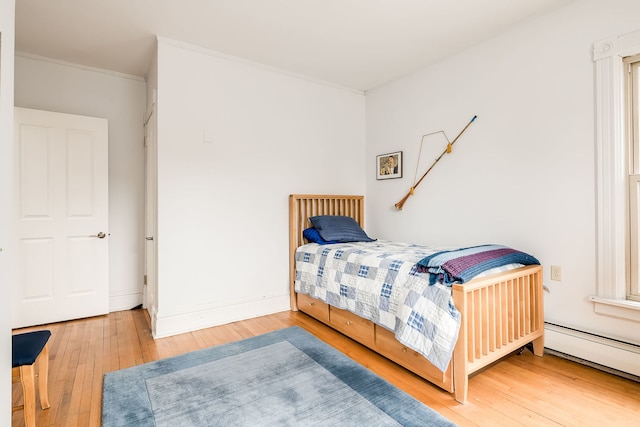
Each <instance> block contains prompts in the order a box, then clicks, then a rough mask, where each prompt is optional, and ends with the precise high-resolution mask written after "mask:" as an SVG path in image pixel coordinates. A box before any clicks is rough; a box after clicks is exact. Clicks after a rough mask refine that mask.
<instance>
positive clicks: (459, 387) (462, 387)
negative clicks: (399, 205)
mask: <svg viewBox="0 0 640 427" xmlns="http://www.w3.org/2000/svg"><path fill="white" fill-rule="evenodd" d="M315 215H345V216H350V217H352V218H354V219H355V220H356V221H357V222H358V223H359V224H360V225H361V226H362V228H363V229H364V196H342V195H307V194H292V195H291V196H289V227H290V229H289V255H290V259H289V263H290V264H289V277H290V287H291V309H292V310H293V311H297V310H300V311H302V312H304V313H306V314H308V315H310V316H312V317H314V318H316V319H318V320H320V321H321V322H323V323H326V324H327V325H329V326H331V327H332V328H334V329H336V330H338V331H340V332H342V333H343V334H345V335H347V336H349V337H350V338H352V339H354V340H355V341H358V342H360V343H361V344H363V345H366V346H367V347H369V348H371V349H372V350H374V351H376V352H378V353H380V354H381V355H383V356H385V357H387V358H389V359H391V360H393V361H394V362H396V363H398V364H399V365H402V366H404V367H405V368H407V369H409V370H410V371H412V372H414V373H416V374H417V375H419V376H421V377H422V378H424V379H426V380H428V381H429V382H431V383H433V384H435V385H437V386H439V387H441V388H443V389H444V390H447V391H448V392H450V393H454V397H455V399H456V400H457V401H458V402H460V403H465V402H466V400H467V390H468V385H469V375H471V374H472V373H473V372H476V371H477V370H479V369H481V368H483V367H485V366H487V365H489V364H491V363H493V362H495V361H497V360H498V359H500V358H502V357H504V356H506V355H508V354H510V353H512V352H514V351H516V350H518V349H519V348H521V347H524V346H525V345H526V344H528V343H530V342H533V349H534V353H535V354H536V355H538V356H542V353H543V350H544V320H543V315H544V310H543V284H542V267H541V266H539V265H532V266H526V267H522V268H518V269H516V270H511V271H509V272H505V273H500V274H495V275H492V276H487V277H483V278H481V279H475V280H472V281H470V282H467V283H466V284H464V285H460V284H455V285H453V288H452V290H453V300H454V303H455V305H456V308H457V309H458V310H459V311H460V313H461V315H462V323H461V326H460V332H459V335H458V341H457V343H456V346H455V349H454V352H453V357H452V360H451V362H450V363H449V367H448V368H447V370H446V371H445V372H442V371H440V370H439V369H437V368H436V367H435V366H433V365H432V364H431V363H430V362H429V361H428V360H427V359H425V358H424V357H423V356H421V355H420V354H419V353H417V352H415V351H413V350H411V349H408V348H407V347H405V346H404V345H402V344H401V343H400V342H398V341H397V340H396V339H395V336H394V334H393V333H392V332H390V331H388V330H386V329H385V328H382V327H380V326H378V325H376V324H374V323H373V322H371V321H369V320H366V319H363V318H360V317H358V316H357V315H355V314H353V313H350V312H348V311H345V310H341V309H338V308H335V307H331V306H329V305H327V304H326V303H324V302H322V301H320V300H316V299H314V298H312V297H310V296H308V295H305V294H296V292H295V251H296V248H298V247H299V246H301V245H303V244H304V243H305V241H304V238H303V236H302V232H303V230H304V229H305V228H307V227H310V223H309V217H311V216H315Z"/></svg>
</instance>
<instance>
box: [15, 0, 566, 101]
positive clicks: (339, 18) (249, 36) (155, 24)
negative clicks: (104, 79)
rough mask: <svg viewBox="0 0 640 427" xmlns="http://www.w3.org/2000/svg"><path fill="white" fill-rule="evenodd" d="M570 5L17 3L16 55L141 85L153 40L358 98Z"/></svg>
mask: <svg viewBox="0 0 640 427" xmlns="http://www.w3.org/2000/svg"><path fill="white" fill-rule="evenodd" d="M571 1H572V0H46V1H43V0H16V24H15V27H16V51H17V52H22V53H27V54H32V55H37V56H43V57H48V58H53V59H57V60H60V61H65V62H71V63H75V64H80V65H84V66H89V67H95V68H100V69H105V70H111V71H116V72H120V73H125V74H131V75H136V76H144V75H145V74H146V71H147V67H148V64H149V60H150V58H151V54H152V50H153V48H154V45H155V39H156V36H160V37H165V38H169V39H174V40H177V41H180V42H185V43H189V44H193V45H197V46H200V47H203V48H206V49H210V50H213V51H216V52H219V53H222V54H225V55H231V56H235V57H239V58H243V59H245V60H249V61H253V62H258V63H262V64H265V65H267V66H269V67H274V68H277V69H282V70H285V71H287V72H290V73H294V74H299V75H304V76H306V77H309V78H312V79H317V80H321V81H325V82H329V83H332V84H335V85H338V86H342V87H347V88H351V89H355V90H361V91H365V90H367V89H371V88H373V87H376V86H378V85H380V84H383V83H385V82H388V81H391V80H393V79H396V78H399V77H401V76H403V75H406V74H408V73H410V72H412V71H415V70H417V69H420V68H423V67H425V66H427V65H429V64H431V63H433V62H436V61H438V60H440V59H442V58H444V57H446V56H449V55H452V54H455V53H456V52H459V51H461V50H463V49H465V48H468V47H470V46H472V45H474V44H476V43H478V42H480V41H482V40H485V39H487V38H490V37H492V36H494V35H496V34H497V33H499V32H501V31H504V30H506V29H508V28H509V27H512V26H514V25H516V24H518V23H519V22H522V21H523V20H527V19H530V18H531V17H533V16H535V15H539V14H542V13H546V12H548V11H551V10H553V9H557V8H559V7H562V6H564V5H566V4H568V3H570V2H571Z"/></svg>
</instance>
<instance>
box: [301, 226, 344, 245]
mask: <svg viewBox="0 0 640 427" xmlns="http://www.w3.org/2000/svg"><path fill="white" fill-rule="evenodd" d="M302 235H303V236H304V238H305V239H307V240H308V241H309V242H311V243H317V244H319V245H328V244H330V243H339V242H327V241H326V240H324V239H323V238H322V236H320V233H318V230H316V229H315V228H313V227H310V228H306V229H305V230H304V231H303V232H302Z"/></svg>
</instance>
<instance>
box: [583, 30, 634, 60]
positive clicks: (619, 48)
mask: <svg viewBox="0 0 640 427" xmlns="http://www.w3.org/2000/svg"><path fill="white" fill-rule="evenodd" d="M639 46H640V31H635V32H632V33H628V34H624V35H620V36H616V37H609V38H607V39H604V40H600V41H598V42H595V43H594V44H593V61H594V62H595V61H599V60H601V59H605V58H609V57H612V56H616V55H617V56H621V57H624V56H628V55H633V54H637V53H638V47H639Z"/></svg>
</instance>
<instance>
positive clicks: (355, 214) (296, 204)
mask: <svg viewBox="0 0 640 427" xmlns="http://www.w3.org/2000/svg"><path fill="white" fill-rule="evenodd" d="M316 215H344V216H350V217H351V218H353V219H355V220H356V221H357V222H358V224H360V227H362V228H363V229H364V196H344V195H340V196H336V195H325V194H292V195H290V196H289V291H290V295H291V310H293V311H297V310H298V305H297V302H296V294H295V280H296V267H295V254H296V249H297V248H298V246H300V245H303V244H304V243H305V241H304V237H303V236H302V232H303V231H304V229H305V228H308V227H310V226H311V225H310V223H309V217H311V216H316Z"/></svg>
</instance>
